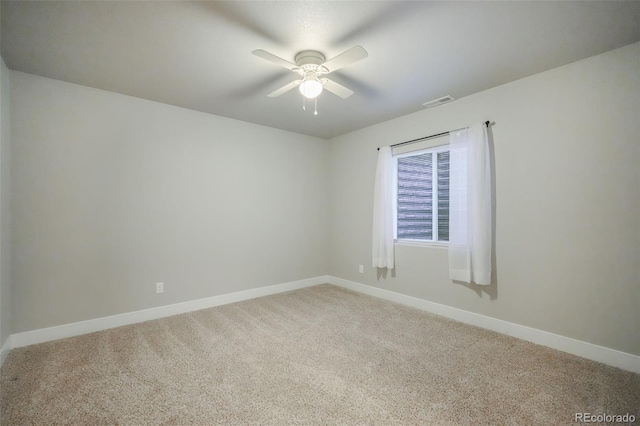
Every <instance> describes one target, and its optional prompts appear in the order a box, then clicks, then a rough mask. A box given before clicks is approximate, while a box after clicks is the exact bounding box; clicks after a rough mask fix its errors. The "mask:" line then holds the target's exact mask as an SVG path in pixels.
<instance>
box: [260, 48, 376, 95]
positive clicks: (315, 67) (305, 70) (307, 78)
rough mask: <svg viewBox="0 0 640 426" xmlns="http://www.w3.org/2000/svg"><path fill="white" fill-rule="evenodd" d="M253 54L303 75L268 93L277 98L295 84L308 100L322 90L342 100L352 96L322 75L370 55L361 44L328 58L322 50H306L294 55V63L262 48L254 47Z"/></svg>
mask: <svg viewBox="0 0 640 426" xmlns="http://www.w3.org/2000/svg"><path fill="white" fill-rule="evenodd" d="M251 53H253V54H254V55H255V56H257V57H259V58H262V59H265V60H267V61H269V62H272V63H274V64H276V65H279V66H281V67H283V68H286V69H288V70H290V71H293V72H295V73H297V74H299V75H300V77H302V78H301V79H298V80H295V81H292V82H291V83H289V84H286V85H284V86H283V87H281V88H279V89H277V90H274V91H273V92H271V93H269V94H268V95H267V96H268V97H270V98H275V97H278V96H280V95H282V94H284V93H286V92H288V91H289V90H291V89H293V88H295V87H299V90H300V93H301V94H302V96H304V97H305V98H307V99H314V98H316V97H317V96H318V95H319V94H320V93H322V90H323V89H326V90H327V91H328V92H331V93H333V94H334V95H336V96H339V97H341V98H343V99H346V98H348V97H349V96H351V95H353V90H351V89H348V88H346V87H344V86H343V85H341V84H338V83H336V82H335V81H333V80H329V79H328V78H321V76H323V75H326V74H329V73H332V72H334V71H336V70H339V69H340V68H343V67H346V66H347V65H351V64H353V63H354V62H357V61H359V60H361V59H364V58H366V57H367V56H369V54H368V53H367V51H366V50H364V48H363V47H362V46H355V47H352V48H351V49H349V50H347V51H345V52H342V53H341V54H339V55H338V56H336V57H334V58H332V59H329V60H328V61H327V60H326V59H325V57H324V55H323V54H322V53H320V52H318V51H316V50H303V51H302V52H300V53H298V54H297V55H296V56H295V62H296V63H295V64H293V63H291V62H289V61H287V60H285V59H282V58H281V57H279V56H276V55H274V54H272V53H269V52H266V51H264V50H262V49H258V50H254V51H253V52H251Z"/></svg>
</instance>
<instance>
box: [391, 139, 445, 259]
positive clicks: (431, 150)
mask: <svg viewBox="0 0 640 426" xmlns="http://www.w3.org/2000/svg"><path fill="white" fill-rule="evenodd" d="M445 151H449V144H448V143H447V144H445V145H438V146H434V147H431V148H424V149H417V150H415V151H408V152H403V153H401V154H393V168H394V169H393V197H392V199H393V242H394V244H398V245H406V246H420V247H439V248H446V247H449V242H448V241H438V214H437V209H438V207H437V206H438V191H437V190H436V191H433V194H432V200H433V205H434V206H436V207H435V208H434V209H433V211H435V212H436V214H434V215H433V218H432V221H433V225H432V226H433V233H434V236H435V238H434V239H433V240H429V241H424V240H409V239H401V240H399V239H398V204H397V202H398V159H399V158H404V157H412V156H414V155H422V154H428V153H432V154H433V157H432V159H433V160H432V161H433V164H434V167H432V168H431V170H432V174H433V176H432V182H436V185H437V181H438V168H437V167H436V166H435V164H436V163H437V155H438V153H439V152H445Z"/></svg>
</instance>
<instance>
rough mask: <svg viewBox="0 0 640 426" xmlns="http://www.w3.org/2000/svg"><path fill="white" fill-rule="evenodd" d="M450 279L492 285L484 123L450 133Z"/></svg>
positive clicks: (489, 206)
mask: <svg viewBox="0 0 640 426" xmlns="http://www.w3.org/2000/svg"><path fill="white" fill-rule="evenodd" d="M449 143H450V175H449V278H450V279H452V280H457V281H463V282H467V283H471V282H475V283H476V284H483V285H488V284H491V223H492V220H491V166H490V161H489V140H488V137H487V129H486V127H485V125H484V124H479V125H477V126H471V127H468V128H464V129H460V130H456V131H453V132H451V135H450V141H449Z"/></svg>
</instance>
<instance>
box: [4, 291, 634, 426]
mask: <svg viewBox="0 0 640 426" xmlns="http://www.w3.org/2000/svg"><path fill="white" fill-rule="evenodd" d="M0 385H1V390H0V397H1V398H2V400H1V409H2V414H1V417H0V420H1V422H2V424H3V425H34V424H37V425H41V424H42V425H49V424H77V425H99V424H121V425H146V424H153V425H156V424H185V425H186V424H193V425H209V424H243V425H244V424H278V425H281V424H380V425H392V424H420V425H429V424H434V425H458V424H463V425H468V424H474V425H478V424H488V425H499V424H518V425H523V424H540V425H557V424H575V423H574V421H573V416H574V413H576V412H588V413H592V414H603V413H606V414H625V413H630V414H633V415H635V417H636V424H640V375H638V374H633V373H629V372H625V371H622V370H619V369H616V368H613V367H608V366H605V365H602V364H598V363H595V362H592V361H588V360H585V359H582V358H578V357H575V356H572V355H569V354H565V353H562V352H558V351H555V350H552V349H548V348H545V347H541V346H537V345H534V344H531V343H528V342H524V341H521V340H518V339H515V338H511V337H507V336H504V335H500V334H497V333H493V332H490V331H486V330H482V329H479V328H475V327H472V326H468V325H465V324H461V323H457V322H454V321H450V320H447V319H444V318H441V317H438V316H434V315H431V314H428V313H425V312H422V311H418V310H415V309H412V308H408V307H404V306H402V305H397V304H394V303H390V302H387V301H382V300H379V299H375V298H372V297H369V296H365V295H362V294H358V293H353V292H350V291H347V290H344V289H341V288H339V287H334V286H331V285H321V286H317V287H311V288H307V289H302V290H297V291H293V292H289V293H283V294H278V295H274V296H268V297H264V298H260V299H254V300H250V301H245V302H240V303H235V304H232V305H226V306H220V307H216V308H211V309H206V310H202V311H198V312H193V313H190V314H183V315H178V316H174V317H170V318H165V319H161V320H156V321H149V322H146V323H142V324H136V325H131V326H126V327H121V328H117V329H112V330H107V331H102V332H98V333H93V334H88V335H84V336H79V337H74V338H69V339H64V340H59V341H56V342H50V343H44V344H40V345H34V346H29V347H25V348H19V349H14V350H13V351H11V353H10V354H9V357H8V358H7V360H6V361H5V364H4V366H3V367H2V371H1V377H0Z"/></svg>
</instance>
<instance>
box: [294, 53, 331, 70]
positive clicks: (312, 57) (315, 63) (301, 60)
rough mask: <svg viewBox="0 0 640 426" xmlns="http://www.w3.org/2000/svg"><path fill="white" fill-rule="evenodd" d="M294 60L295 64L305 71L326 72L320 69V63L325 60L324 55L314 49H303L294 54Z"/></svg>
mask: <svg viewBox="0 0 640 426" xmlns="http://www.w3.org/2000/svg"><path fill="white" fill-rule="evenodd" d="M295 61H296V65H297V66H298V67H300V69H301V70H303V71H305V72H307V71H313V72H316V73H322V72H325V73H326V72H327V71H326V70H323V69H322V68H323V67H321V65H322V64H324V63H325V62H326V60H325V57H324V55H323V54H322V53H320V52H318V51H316V50H303V51H302V52H300V53H298V54H297V55H296V58H295Z"/></svg>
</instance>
